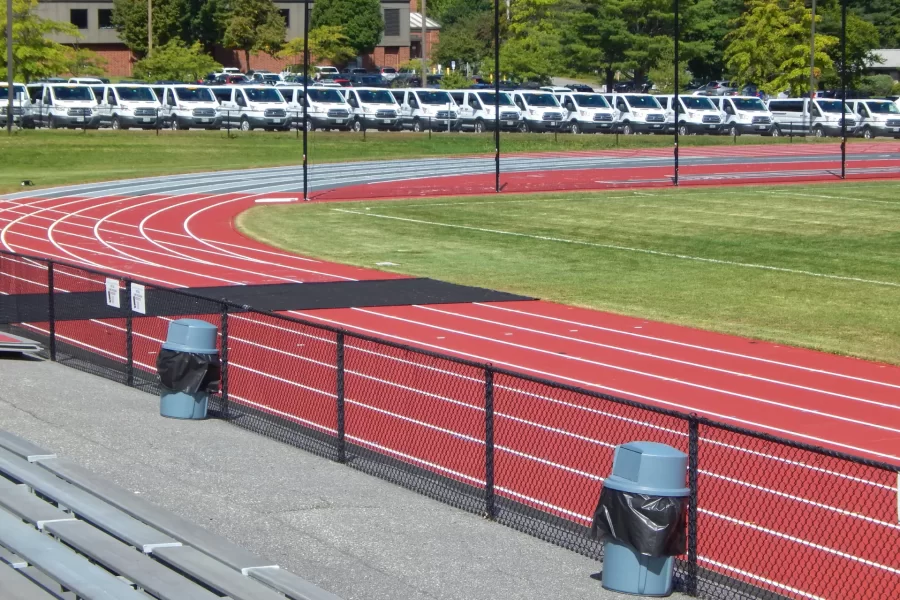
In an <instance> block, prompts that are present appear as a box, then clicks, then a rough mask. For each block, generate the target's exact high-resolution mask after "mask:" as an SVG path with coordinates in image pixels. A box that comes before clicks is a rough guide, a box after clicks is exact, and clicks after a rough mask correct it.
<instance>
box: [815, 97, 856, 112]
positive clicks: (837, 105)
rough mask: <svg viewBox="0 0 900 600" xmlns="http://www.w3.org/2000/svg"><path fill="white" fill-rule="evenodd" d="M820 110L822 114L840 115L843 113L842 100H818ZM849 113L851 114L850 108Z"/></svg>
mask: <svg viewBox="0 0 900 600" xmlns="http://www.w3.org/2000/svg"><path fill="white" fill-rule="evenodd" d="M818 103H819V109H820V110H821V111H822V112H827V113H840V112H841V101H840V100H818ZM847 112H848V113H849V112H850V107H849V106H848V107H847Z"/></svg>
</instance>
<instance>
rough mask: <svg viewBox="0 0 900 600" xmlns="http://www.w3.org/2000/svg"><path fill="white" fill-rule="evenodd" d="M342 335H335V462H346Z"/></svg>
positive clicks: (339, 333)
mask: <svg viewBox="0 0 900 600" xmlns="http://www.w3.org/2000/svg"><path fill="white" fill-rule="evenodd" d="M344 420H345V416H344V334H343V332H338V334H337V461H338V462H339V463H345V462H347V442H346V440H345V439H344V429H345V426H344Z"/></svg>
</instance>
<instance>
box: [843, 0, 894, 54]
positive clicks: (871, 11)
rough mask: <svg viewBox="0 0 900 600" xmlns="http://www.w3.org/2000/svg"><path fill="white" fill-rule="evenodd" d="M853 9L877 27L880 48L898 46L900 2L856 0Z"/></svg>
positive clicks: (891, 0) (890, 0)
mask: <svg viewBox="0 0 900 600" xmlns="http://www.w3.org/2000/svg"><path fill="white" fill-rule="evenodd" d="M853 7H854V9H856V10H858V11H859V14H860V15H861V16H862V18H863V19H865V20H866V21H868V22H869V23H872V24H873V25H875V27H876V28H878V37H879V38H880V39H881V44H882V46H881V47H882V48H900V2H897V0H856V2H854V4H853Z"/></svg>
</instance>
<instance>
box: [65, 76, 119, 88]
mask: <svg viewBox="0 0 900 600" xmlns="http://www.w3.org/2000/svg"><path fill="white" fill-rule="evenodd" d="M108 82H109V80H106V81H105V82H104V81H103V80H102V79H97V78H96V77H72V78H70V79H69V83H77V84H80V85H90V86H95V85H103V84H104V83H108Z"/></svg>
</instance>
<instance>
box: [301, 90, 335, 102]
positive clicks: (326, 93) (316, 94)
mask: <svg viewBox="0 0 900 600" xmlns="http://www.w3.org/2000/svg"><path fill="white" fill-rule="evenodd" d="M307 93H308V94H309V99H310V100H312V101H313V102H321V103H322V104H343V103H344V98H343V96H341V93H340V92H339V91H337V90H335V89H332V88H325V89H324V90H322V89H319V90H313V89H310V90H307Z"/></svg>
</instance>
